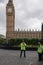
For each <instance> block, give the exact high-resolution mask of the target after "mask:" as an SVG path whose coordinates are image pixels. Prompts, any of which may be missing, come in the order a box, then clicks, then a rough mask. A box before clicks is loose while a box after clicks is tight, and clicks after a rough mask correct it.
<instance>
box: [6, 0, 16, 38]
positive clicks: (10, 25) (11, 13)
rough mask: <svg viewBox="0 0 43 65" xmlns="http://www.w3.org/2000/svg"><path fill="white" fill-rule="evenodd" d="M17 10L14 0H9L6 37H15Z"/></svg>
mask: <svg viewBox="0 0 43 65" xmlns="http://www.w3.org/2000/svg"><path fill="white" fill-rule="evenodd" d="M14 23H15V10H14V5H13V0H9V1H8V4H7V6H6V38H14V28H15V25H14Z"/></svg>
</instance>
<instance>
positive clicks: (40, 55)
mask: <svg viewBox="0 0 43 65" xmlns="http://www.w3.org/2000/svg"><path fill="white" fill-rule="evenodd" d="M38 57H39V61H40V60H42V53H38Z"/></svg>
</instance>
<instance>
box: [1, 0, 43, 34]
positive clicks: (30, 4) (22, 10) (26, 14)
mask: <svg viewBox="0 0 43 65" xmlns="http://www.w3.org/2000/svg"><path fill="white" fill-rule="evenodd" d="M7 2H8V0H0V34H4V35H5V33H6V4H7ZM13 4H14V6H15V30H16V29H18V28H19V29H20V30H21V29H22V30H24V29H25V30H27V29H28V30H29V29H35V30H41V24H42V22H43V0H13Z"/></svg>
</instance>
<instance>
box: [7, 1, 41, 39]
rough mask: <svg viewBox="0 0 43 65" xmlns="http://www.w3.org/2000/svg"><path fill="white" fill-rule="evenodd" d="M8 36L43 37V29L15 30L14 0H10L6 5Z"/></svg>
mask: <svg viewBox="0 0 43 65" xmlns="http://www.w3.org/2000/svg"><path fill="white" fill-rule="evenodd" d="M6 38H29V39H31V38H38V39H41V31H19V30H18V31H15V9H14V5H13V0H9V1H8V3H7V6H6Z"/></svg>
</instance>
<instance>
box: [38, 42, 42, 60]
mask: <svg viewBox="0 0 43 65" xmlns="http://www.w3.org/2000/svg"><path fill="white" fill-rule="evenodd" d="M38 44H39V46H38V50H37V52H38V57H39V61H41V60H42V48H41V43H40V42H38Z"/></svg>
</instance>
